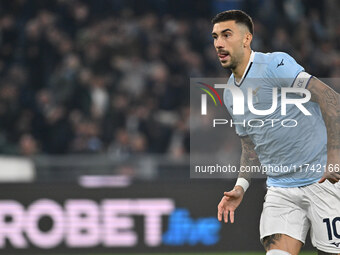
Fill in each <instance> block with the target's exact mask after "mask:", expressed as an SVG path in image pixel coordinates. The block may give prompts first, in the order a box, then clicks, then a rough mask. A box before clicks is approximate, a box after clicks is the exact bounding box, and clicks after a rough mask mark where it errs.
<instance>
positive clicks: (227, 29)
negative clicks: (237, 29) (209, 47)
mask: <svg viewBox="0 0 340 255" xmlns="http://www.w3.org/2000/svg"><path fill="white" fill-rule="evenodd" d="M228 31H229V32H233V30H231V29H230V28H226V29H224V30H222V31H221V34H223V33H224V32H228ZM211 35H217V34H216V33H215V32H213V33H211Z"/></svg>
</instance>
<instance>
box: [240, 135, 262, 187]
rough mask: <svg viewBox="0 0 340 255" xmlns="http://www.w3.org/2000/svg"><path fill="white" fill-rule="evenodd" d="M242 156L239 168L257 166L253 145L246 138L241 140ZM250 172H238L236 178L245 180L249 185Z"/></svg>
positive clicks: (257, 160)
mask: <svg viewBox="0 0 340 255" xmlns="http://www.w3.org/2000/svg"><path fill="white" fill-rule="evenodd" d="M241 144H242V154H241V162H240V165H241V166H259V165H260V162H259V159H258V157H257V155H256V152H255V150H254V148H255V145H254V144H253V142H252V140H251V139H250V138H249V137H248V136H245V137H242V138H241ZM251 176H252V173H251V171H240V173H239V175H238V177H239V178H244V179H246V180H247V181H248V182H249V183H250V180H251Z"/></svg>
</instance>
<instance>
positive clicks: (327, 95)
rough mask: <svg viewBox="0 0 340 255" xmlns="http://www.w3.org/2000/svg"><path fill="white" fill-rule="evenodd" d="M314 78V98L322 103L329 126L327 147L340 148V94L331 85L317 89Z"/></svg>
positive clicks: (311, 88)
mask: <svg viewBox="0 0 340 255" xmlns="http://www.w3.org/2000/svg"><path fill="white" fill-rule="evenodd" d="M316 82H320V81H318V80H317V79H315V78H313V79H312V81H311V82H310V83H311V84H310V85H311V86H310V88H309V90H310V92H311V93H312V100H313V101H316V102H317V103H318V104H319V105H320V109H321V112H322V117H323V119H324V122H325V125H326V128H327V149H328V150H338V149H340V95H339V94H338V93H336V92H335V91H334V90H333V89H331V88H330V87H328V86H326V85H324V86H323V88H322V90H321V91H320V89H317V86H316V84H315V83H316Z"/></svg>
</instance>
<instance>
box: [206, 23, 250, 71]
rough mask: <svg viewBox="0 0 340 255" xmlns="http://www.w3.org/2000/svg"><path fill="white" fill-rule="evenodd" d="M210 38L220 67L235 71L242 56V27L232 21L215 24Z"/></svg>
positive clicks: (243, 32) (243, 36)
mask: <svg viewBox="0 0 340 255" xmlns="http://www.w3.org/2000/svg"><path fill="white" fill-rule="evenodd" d="M212 37H213V38H214V46H215V49H216V51H217V55H218V58H219V59H220V62H221V64H222V66H223V67H224V68H230V69H235V68H236V67H237V65H238V63H239V62H240V61H241V60H242V59H243V56H244V47H243V41H244V38H245V30H244V26H242V25H240V24H236V23H235V21H234V20H229V21H223V22H219V23H216V24H214V27H213V31H212Z"/></svg>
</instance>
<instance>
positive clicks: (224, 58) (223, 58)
mask: <svg viewBox="0 0 340 255" xmlns="http://www.w3.org/2000/svg"><path fill="white" fill-rule="evenodd" d="M217 55H218V57H219V59H220V60H221V61H223V60H227V59H228V57H230V55H229V54H228V53H225V52H221V53H218V54H217Z"/></svg>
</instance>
